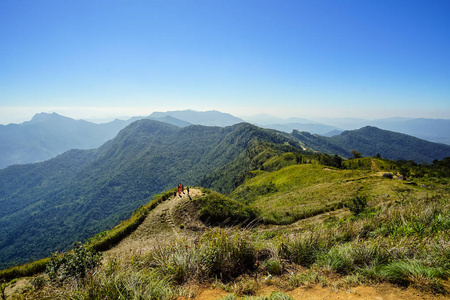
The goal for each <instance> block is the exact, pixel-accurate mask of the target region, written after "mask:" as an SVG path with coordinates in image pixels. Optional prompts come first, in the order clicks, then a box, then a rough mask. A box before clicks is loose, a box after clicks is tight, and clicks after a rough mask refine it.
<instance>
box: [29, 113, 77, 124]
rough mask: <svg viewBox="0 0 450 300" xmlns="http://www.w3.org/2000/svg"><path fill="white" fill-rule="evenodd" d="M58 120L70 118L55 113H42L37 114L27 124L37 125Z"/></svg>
mask: <svg viewBox="0 0 450 300" xmlns="http://www.w3.org/2000/svg"><path fill="white" fill-rule="evenodd" d="M58 119H70V118H67V117H64V116H61V115H59V114H57V113H55V112H53V113H45V112H41V113H37V114H35V115H34V116H33V118H32V119H31V120H30V121H29V122H26V123H29V124H36V123H41V122H46V121H49V120H58Z"/></svg>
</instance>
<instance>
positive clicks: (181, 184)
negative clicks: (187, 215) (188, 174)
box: [180, 183, 184, 194]
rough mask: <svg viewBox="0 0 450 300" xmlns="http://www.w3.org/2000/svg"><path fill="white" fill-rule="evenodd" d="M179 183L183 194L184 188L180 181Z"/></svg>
mask: <svg viewBox="0 0 450 300" xmlns="http://www.w3.org/2000/svg"><path fill="white" fill-rule="evenodd" d="M180 185H181V191H182V192H183V194H184V188H183V185H182V184H181V183H180Z"/></svg>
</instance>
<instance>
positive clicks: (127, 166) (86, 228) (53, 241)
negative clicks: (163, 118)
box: [0, 120, 301, 268]
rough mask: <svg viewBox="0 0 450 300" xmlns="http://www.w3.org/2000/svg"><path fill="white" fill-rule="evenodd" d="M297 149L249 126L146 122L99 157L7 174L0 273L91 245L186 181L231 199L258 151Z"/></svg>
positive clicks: (79, 155)
mask: <svg viewBox="0 0 450 300" xmlns="http://www.w3.org/2000/svg"><path fill="white" fill-rule="evenodd" d="M289 143H291V144H292V145H290V144H289ZM262 144H264V145H265V146H264V147H258V146H257V145H262ZM276 145H281V146H276ZM295 145H298V144H297V142H295V141H294V140H292V139H290V138H289V137H286V136H285V135H283V134H279V133H277V132H274V131H270V130H265V129H261V128H258V127H256V126H253V125H249V124H245V123H242V124H237V125H234V126H231V127H225V128H220V127H206V126H188V127H184V128H179V127H176V126H173V125H170V124H166V123H161V122H157V121H153V120H141V121H136V122H134V123H132V124H130V125H129V126H128V127H127V128H125V129H123V130H122V131H121V132H120V133H119V134H118V135H117V137H116V138H114V139H113V140H111V141H109V142H107V143H106V144H104V145H103V146H102V147H100V148H98V149H96V150H90V151H81V150H77V151H69V152H67V153H65V154H63V155H60V156H58V157H56V158H54V159H52V160H49V161H46V162H43V163H38V164H31V165H23V166H12V167H9V168H6V169H3V170H0V207H2V208H5V209H2V210H1V211H0V268H4V267H7V266H10V265H13V264H17V263H23V262H26V261H30V260H33V259H37V258H41V257H46V256H48V255H49V254H50V253H51V252H52V251H55V250H56V249H59V250H64V249H67V248H68V247H69V246H70V245H71V244H72V243H73V241H76V240H79V241H84V240H86V239H88V238H89V237H91V236H93V235H95V234H96V233H98V232H101V231H104V230H106V229H108V228H111V227H112V226H114V225H115V224H117V223H118V222H120V220H123V219H125V218H127V217H129V216H130V215H131V213H132V212H133V211H134V210H135V209H136V208H137V207H139V206H141V205H143V204H145V203H147V202H148V201H149V200H150V199H151V198H152V197H153V195H155V194H157V193H160V192H161V191H164V190H167V189H171V188H173V187H174V186H176V185H177V184H178V183H179V182H183V183H184V184H185V185H196V184H198V183H200V182H203V183H204V184H203V186H205V187H212V188H215V189H216V190H218V191H225V192H229V191H231V190H232V189H234V188H235V186H236V185H237V183H238V182H239V180H240V178H242V176H243V175H244V174H246V173H247V172H248V170H249V167H250V163H251V161H252V156H256V155H257V153H258V152H259V151H264V150H265V149H266V148H270V147H273V148H274V149H275V148H276V149H278V150H276V151H284V150H283V149H284V148H286V147H288V148H289V149H293V148H295V147H294V146H295ZM298 147H299V146H298ZM298 151H301V150H298ZM211 174H212V175H211ZM218 175H220V176H221V178H222V179H221V180H210V179H211V178H212V177H211V176H213V177H214V176H218Z"/></svg>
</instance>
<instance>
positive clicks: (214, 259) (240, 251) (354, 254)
mask: <svg viewBox="0 0 450 300" xmlns="http://www.w3.org/2000/svg"><path fill="white" fill-rule="evenodd" d="M424 207H425V209H424ZM419 224H422V225H419ZM449 240H450V202H449V198H448V194H441V193H436V194H434V195H430V196H428V197H421V198H415V197H408V198H407V199H406V200H405V201H396V202H386V203H384V204H383V205H381V206H378V207H369V208H367V209H365V210H364V211H363V212H361V213H360V214H358V215H357V216H347V217H343V218H341V219H336V218H330V219H328V220H327V221H326V222H323V223H321V224H317V226H314V227H313V228H303V229H300V230H299V231H297V232H291V233H275V234H274V235H272V236H268V235H267V232H265V233H262V232H258V231H257V230H242V229H235V228H229V229H222V228H217V227H216V228H213V229H209V230H206V231H205V232H204V233H203V235H202V236H201V237H200V238H199V239H198V240H196V241H189V240H177V241H175V242H174V243H172V244H169V245H166V246H163V247H161V248H159V249H157V250H155V251H153V252H149V253H144V254H142V255H141V256H134V257H133V258H132V261H131V262H122V263H121V265H119V264H117V263H115V262H110V265H109V266H104V267H102V268H101V269H99V270H98V271H97V272H96V274H95V275H94V276H92V277H90V278H88V279H87V280H86V281H85V282H78V283H77V284H72V285H66V286H63V287H54V286H44V287H43V288H41V289H40V290H38V291H36V292H35V293H37V295H38V296H40V297H44V296H45V297H47V298H51V297H52V296H56V295H59V296H61V297H63V298H72V297H74V296H75V295H76V297H77V299H92V298H102V299H117V298H119V297H120V298H122V297H123V298H124V299H137V298H140V299H143V298H144V299H177V298H178V297H180V296H188V295H191V293H192V291H190V290H189V286H190V284H191V283H192V282H215V285H216V286H221V287H222V288H223V289H225V290H226V291H228V292H229V293H233V294H234V295H235V296H236V295H237V296H245V295H254V294H256V292H257V290H258V289H259V288H260V287H259V286H258V285H259V284H258V282H257V281H255V279H254V278H257V277H259V278H263V277H264V278H266V280H265V282H266V283H265V284H273V285H275V286H276V287H277V288H279V289H285V290H289V289H293V288H296V287H299V286H302V285H305V284H309V283H312V284H317V283H320V284H321V285H323V286H333V287H337V286H339V285H342V286H352V285H360V284H371V283H379V282H391V283H394V284H397V285H400V286H413V287H415V288H417V289H420V290H424V291H428V292H433V293H442V294H444V293H445V285H444V284H443V282H442V280H447V279H448V278H449V277H450V263H449V262H450V250H449V249H450V244H449ZM299 266H301V267H306V268H308V269H307V270H305V269H302V268H300V267H299ZM268 274H270V276H267V275H268ZM272 277H273V279H271V278H272ZM235 296H233V297H234V298H232V299H235V298H236V297H235ZM230 297H231V296H230ZM230 297H228V298H230ZM37 298H39V297H37ZM228 298H227V299H228ZM230 299H231V298H230ZM258 299H259V298H258Z"/></svg>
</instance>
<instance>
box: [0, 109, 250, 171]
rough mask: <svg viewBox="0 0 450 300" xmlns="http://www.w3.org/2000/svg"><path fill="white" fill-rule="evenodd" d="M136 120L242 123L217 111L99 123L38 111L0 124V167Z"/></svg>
mask: <svg viewBox="0 0 450 300" xmlns="http://www.w3.org/2000/svg"><path fill="white" fill-rule="evenodd" d="M140 119H152V120H157V121H161V122H165V123H168V124H172V125H176V126H178V127H186V126H189V125H192V124H198V125H211V126H222V127H223V126H229V125H233V124H236V123H241V122H243V120H242V119H239V118H236V117H234V116H232V115H229V114H224V113H220V112H217V111H208V112H196V111H192V110H186V111H170V112H164V113H162V112H161V113H157V112H155V113H153V114H151V115H150V116H147V117H133V118H130V119H128V120H114V121H112V122H109V123H103V124H96V123H92V122H88V121H84V120H74V119H71V118H67V117H64V116H61V115H58V114H56V113H52V114H48V113H39V114H36V115H35V116H34V117H33V118H32V120H31V121H27V122H24V123H21V124H9V125H0V169H2V168H5V167H7V166H10V165H14V164H27V163H34V162H40V161H45V160H47V159H50V158H53V157H55V156H56V155H58V154H62V153H64V152H66V151H68V150H71V149H93V148H97V147H99V146H101V145H102V144H103V143H105V142H106V141H108V140H110V139H112V138H114V137H115V136H116V135H117V133H118V132H119V131H120V130H122V129H123V128H125V127H126V126H127V125H129V124H130V123H132V122H134V121H136V120H140Z"/></svg>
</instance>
